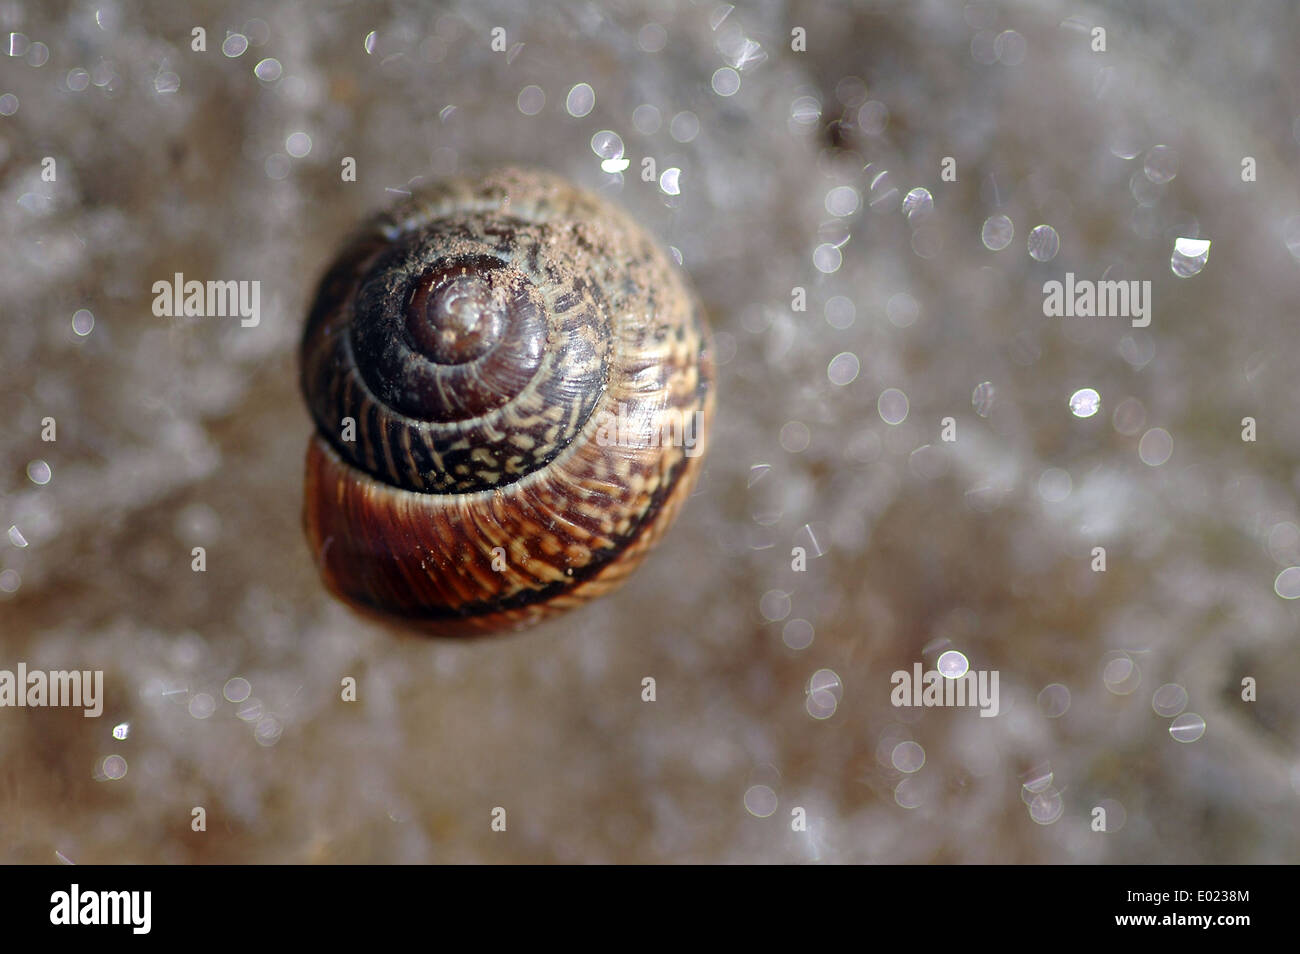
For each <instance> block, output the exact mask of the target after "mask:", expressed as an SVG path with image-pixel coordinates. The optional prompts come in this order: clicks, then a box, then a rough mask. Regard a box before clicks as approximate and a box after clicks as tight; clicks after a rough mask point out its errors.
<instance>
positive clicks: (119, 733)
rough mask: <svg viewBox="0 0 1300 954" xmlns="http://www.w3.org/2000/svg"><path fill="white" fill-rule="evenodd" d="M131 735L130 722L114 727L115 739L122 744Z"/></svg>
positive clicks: (120, 723)
mask: <svg viewBox="0 0 1300 954" xmlns="http://www.w3.org/2000/svg"><path fill="white" fill-rule="evenodd" d="M130 734H131V724H130V723H129V722H119V723H118V724H117V725H115V726H113V738H115V739H117V740H118V741H119V742H121V741H122V740H123V739H125V738H126V737H127V736H128V735H130Z"/></svg>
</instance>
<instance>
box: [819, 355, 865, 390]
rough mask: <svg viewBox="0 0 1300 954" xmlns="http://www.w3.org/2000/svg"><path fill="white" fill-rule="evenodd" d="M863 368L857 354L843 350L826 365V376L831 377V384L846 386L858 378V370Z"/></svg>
mask: <svg viewBox="0 0 1300 954" xmlns="http://www.w3.org/2000/svg"><path fill="white" fill-rule="evenodd" d="M861 370H862V364H861V362H860V361H858V356H857V355H856V354H854V353H853V352H851V351H841V352H840V353H839V354H837V355H836V356H835V357H833V358H831V363H830V364H828V365H827V366H826V376H827V377H828V378H830V380H831V384H837V385H839V386H840V387H844V386H845V385H846V384H852V383H853V382H854V381H855V380H857V377H858V372H860V371H861Z"/></svg>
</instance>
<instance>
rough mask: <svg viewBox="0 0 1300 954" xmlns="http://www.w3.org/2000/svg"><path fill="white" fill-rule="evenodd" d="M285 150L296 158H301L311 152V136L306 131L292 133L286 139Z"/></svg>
mask: <svg viewBox="0 0 1300 954" xmlns="http://www.w3.org/2000/svg"><path fill="white" fill-rule="evenodd" d="M284 151H285V152H287V153H288V154H289V155H291V156H293V157H294V158H295V159H301V158H303V157H304V156H306V155H307V154H308V153H310V152H311V136H309V135H307V134H306V133H305V132H295V133H290V134H289V137H288V138H287V139H285V141H284Z"/></svg>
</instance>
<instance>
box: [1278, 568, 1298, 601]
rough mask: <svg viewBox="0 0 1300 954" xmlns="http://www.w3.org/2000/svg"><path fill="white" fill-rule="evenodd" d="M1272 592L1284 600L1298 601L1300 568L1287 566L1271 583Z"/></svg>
mask: <svg viewBox="0 0 1300 954" xmlns="http://www.w3.org/2000/svg"><path fill="white" fill-rule="evenodd" d="M1273 592H1274V593H1276V594H1277V595H1278V596H1280V597H1282V599H1284V600H1295V599H1300V566H1289V567H1287V568H1286V569H1285V570H1283V571H1282V572H1281V573H1279V574H1278V575H1277V579H1276V580H1274V581H1273Z"/></svg>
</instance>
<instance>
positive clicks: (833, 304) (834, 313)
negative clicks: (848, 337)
mask: <svg viewBox="0 0 1300 954" xmlns="http://www.w3.org/2000/svg"><path fill="white" fill-rule="evenodd" d="M825 311H826V324H828V325H830V326H831V327H832V328H836V329H838V330H840V331H843V330H844V329H845V328H850V327H852V326H853V321H854V319H855V318H856V317H857V308H856V306H854V304H853V302H852V301H850V300H849V299H848V298H845V297H844V296H843V295H835V296H834V297H833V298H828V299H827V300H826V309H825Z"/></svg>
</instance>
